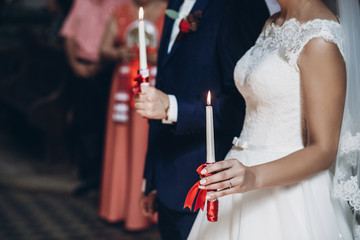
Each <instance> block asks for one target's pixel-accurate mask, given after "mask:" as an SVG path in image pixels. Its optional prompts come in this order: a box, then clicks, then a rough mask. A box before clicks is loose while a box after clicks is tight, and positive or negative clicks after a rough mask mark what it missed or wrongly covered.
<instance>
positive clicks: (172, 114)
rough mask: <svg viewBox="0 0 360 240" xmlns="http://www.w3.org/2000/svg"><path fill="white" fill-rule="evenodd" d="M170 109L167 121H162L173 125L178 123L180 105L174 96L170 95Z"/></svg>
mask: <svg viewBox="0 0 360 240" xmlns="http://www.w3.org/2000/svg"><path fill="white" fill-rule="evenodd" d="M168 97H169V108H168V110H167V119H162V123H163V124H172V123H175V122H177V118H178V104H177V100H176V97H175V96H174V95H168Z"/></svg>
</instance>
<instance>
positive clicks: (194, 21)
mask: <svg viewBox="0 0 360 240" xmlns="http://www.w3.org/2000/svg"><path fill="white" fill-rule="evenodd" d="M165 13H166V15H167V16H168V17H169V18H171V19H174V20H176V19H178V18H180V16H179V13H178V12H176V11H175V10H172V9H167V10H166V11H165ZM201 18H202V11H201V10H197V11H196V12H194V13H190V14H189V15H187V16H186V17H184V18H183V19H181V21H180V24H179V29H180V32H179V34H178V36H177V37H176V40H181V38H182V37H183V36H184V34H187V33H189V32H195V31H196V30H197V28H198V23H199V21H200V19H201Z"/></svg>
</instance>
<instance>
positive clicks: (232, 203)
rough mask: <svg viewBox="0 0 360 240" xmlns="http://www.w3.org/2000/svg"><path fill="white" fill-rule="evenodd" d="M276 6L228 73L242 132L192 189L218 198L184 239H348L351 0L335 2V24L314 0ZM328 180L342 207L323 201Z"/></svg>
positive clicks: (355, 191) (354, 197)
mask: <svg viewBox="0 0 360 240" xmlns="http://www.w3.org/2000/svg"><path fill="white" fill-rule="evenodd" d="M278 3H279V5H280V6H281V12H279V13H278V14H275V15H274V16H272V17H270V19H269V20H268V21H267V22H266V23H265V26H264V29H263V31H262V33H261V35H260V36H259V38H258V40H257V42H256V44H255V46H253V47H252V48H251V49H250V50H249V51H248V52H247V53H246V54H245V55H244V56H243V57H242V58H241V59H240V60H239V62H238V64H237V66H236V68H235V73H234V76H235V82H236V85H237V87H238V89H239V91H240V92H241V94H242V95H243V96H244V98H245V101H246V105H247V109H246V117H245V123H244V127H243V131H242V133H241V135H240V137H239V138H235V139H234V141H233V145H234V146H233V148H232V149H231V150H230V152H229V153H228V155H227V157H226V160H225V161H221V162H217V163H215V164H213V165H211V166H208V167H206V168H205V169H203V172H202V174H212V175H211V176H208V177H205V178H203V179H202V180H201V182H200V186H199V188H202V189H206V190H211V189H218V191H215V192H208V194H207V197H206V198H207V199H208V200H214V199H217V198H218V199H219V201H220V203H219V221H218V222H217V223H210V222H208V221H207V218H206V213H204V212H201V211H200V212H199V214H198V216H197V219H196V221H195V223H194V225H193V228H192V230H191V233H190V235H189V239H207V240H210V239H241V240H263V239H264V240H265V239H270V240H281V239H284V240H293V239H299V240H310V239H311V240H331V239H345V240H348V239H354V233H353V232H352V231H353V229H352V227H351V221H354V220H353V219H352V218H351V211H350V207H349V205H351V206H352V207H353V209H355V210H360V199H359V198H360V191H359V188H358V185H357V181H358V180H357V170H356V168H354V167H356V164H357V162H356V161H357V160H358V159H356V157H357V158H358V157H359V156H360V154H358V151H359V149H360V133H359V129H360V127H359V124H360V123H359V121H357V120H359V119H360V117H359V113H357V111H354V110H356V109H357V107H358V106H359V105H357V106H356V104H359V102H357V103H356V102H355V100H356V99H357V100H358V99H359V97H358V96H357V95H356V94H355V93H356V92H357V91H359V90H360V89H359V88H355V87H359V78H358V76H360V74H359V69H358V68H359V65H358V64H359V59H356V58H358V57H359V56H358V55H357V53H356V51H358V50H357V48H356V47H355V46H356V45H355V44H358V42H356V41H355V42H351V41H352V40H353V37H351V36H349V35H348V34H354V32H357V33H359V29H358V28H359V27H360V26H359V25H358V24H360V22H359V21H354V20H355V17H354V15H353V14H351V13H354V11H355V13H356V14H357V15H356V18H357V20H359V11H358V10H359V5H358V0H340V3H339V4H340V11H342V12H341V13H340V14H341V16H340V17H341V18H340V20H341V24H340V23H339V20H338V19H337V17H336V16H335V15H334V14H333V13H332V12H331V11H330V10H329V9H328V8H327V7H326V6H325V4H324V3H323V2H322V1H321V0H278ZM351 4H352V5H351ZM344 11H347V12H344ZM352 24H353V25H352ZM351 26H352V28H351ZM349 27H350V28H349ZM343 33H344V34H343ZM355 37H357V38H356V39H357V40H360V36H359V35H356V36H355ZM351 44H353V45H351ZM350 45H351V47H349V46H350ZM349 50H350V51H349ZM354 53H355V55H354ZM354 58H355V60H357V62H353V60H354ZM345 62H346V63H347V64H345ZM355 63H356V65H355V66H354V64H355ZM353 70H354V71H353ZM356 74H357V75H356ZM354 84H355V85H354ZM354 96H355V98H356V99H355V98H354ZM351 114H357V115H351ZM356 133H357V135H356ZM354 134H355V135H354ZM339 140H340V144H339ZM335 159H336V164H334V160H335ZM332 165H336V172H335V177H333V174H332V172H331V171H330V170H329V169H330V167H331V166H332ZM333 179H334V183H335V186H336V188H335V195H337V196H339V197H341V198H342V199H343V200H347V201H348V202H347V201H343V202H342V201H340V200H339V199H336V198H334V197H333V196H332V193H331V188H332V185H333V182H332V181H333ZM351 184H352V185H351ZM349 186H350V187H349ZM351 186H352V188H351ZM333 195H334V194H333ZM359 239H360V238H359Z"/></svg>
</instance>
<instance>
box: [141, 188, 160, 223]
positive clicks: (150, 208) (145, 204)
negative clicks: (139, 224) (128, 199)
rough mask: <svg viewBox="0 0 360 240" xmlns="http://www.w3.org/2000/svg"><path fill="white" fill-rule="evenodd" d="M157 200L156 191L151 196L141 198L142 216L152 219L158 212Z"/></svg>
mask: <svg viewBox="0 0 360 240" xmlns="http://www.w3.org/2000/svg"><path fill="white" fill-rule="evenodd" d="M156 199H157V193H156V191H152V192H150V193H149V195H147V196H145V195H144V194H142V195H141V197H140V209H141V212H142V214H143V215H144V216H145V217H152V216H153V215H154V213H155V212H156V208H157V207H156Z"/></svg>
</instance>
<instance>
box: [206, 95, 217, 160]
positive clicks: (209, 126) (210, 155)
mask: <svg viewBox="0 0 360 240" xmlns="http://www.w3.org/2000/svg"><path fill="white" fill-rule="evenodd" d="M214 162H215V146H214V122H213V109H212V106H211V93H210V91H209V92H208V95H207V106H206V163H214Z"/></svg>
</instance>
